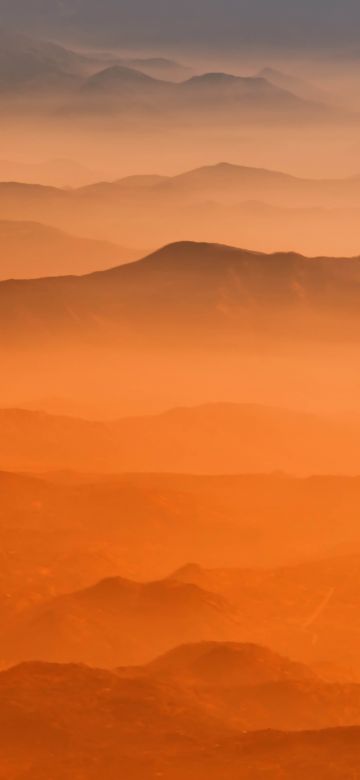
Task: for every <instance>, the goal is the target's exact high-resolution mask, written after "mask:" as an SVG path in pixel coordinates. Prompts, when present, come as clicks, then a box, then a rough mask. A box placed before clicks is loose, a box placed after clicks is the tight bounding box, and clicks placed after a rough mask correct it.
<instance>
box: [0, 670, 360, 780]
mask: <svg viewBox="0 0 360 780" xmlns="http://www.w3.org/2000/svg"><path fill="white" fill-rule="evenodd" d="M319 689H320V692H319V691H318V690H317V689H316V687H315V688H312V689H311V686H310V688H309V690H308V694H309V696H308V702H309V703H310V700H311V697H313V699H314V704H313V712H314V719H315V718H316V713H318V712H319V710H321V709H323V710H326V708H327V709H328V712H329V717H330V718H331V717H332V716H331V702H330V704H329V703H327V702H326V694H325V695H324V694H322V692H321V685H319ZM0 693H1V708H0V719H1V724H2V729H1V738H0V740H1V754H2V767H3V769H4V778H5V772H6V778H7V780H19V778H20V777H21V776H24V773H25V772H26V777H27V778H29V780H45V778H46V777H47V776H48V775H49V772H50V771H51V773H52V777H53V778H54V780H64V778H70V777H72V778H75V777H79V778H80V777H81V778H82V780H95V778H96V779H97V778H98V777H99V772H101V774H102V776H106V778H108V780H115V778H118V772H119V765H121V767H122V769H123V771H125V772H126V774H127V776H129V777H131V778H133V780H140V778H143V777H144V775H145V773H146V776H147V777H156V776H159V775H160V774H161V775H165V776H166V777H168V778H170V779H171V780H184V779H185V778H187V780H195V778H196V780H220V778H221V780H224V778H225V780H232V778H233V777H234V771H236V776H237V777H239V778H240V779H241V780H250V779H251V780H260V778H262V777H264V772H265V773H266V774H267V775H269V776H271V777H272V778H280V777H281V776H286V777H290V776H291V777H292V778H295V780H303V778H304V771H305V772H306V776H307V777H309V778H311V780H318V778H319V776H321V777H324V778H325V777H326V778H329V777H331V778H332V780H342V778H344V777H351V776H352V775H355V776H356V771H357V767H358V763H359V758H360V748H359V729H358V728H355V727H353V728H338V729H329V730H322V731H321V730H320V731H319V730H317V731H313V732H311V731H305V732H299V733H293V734H292V733H290V732H287V733H286V732H284V733H280V732H276V731H267V732H266V731H265V732H256V731H255V732H252V733H248V734H244V733H241V731H242V732H243V731H244V728H243V729H241V727H240V721H241V714H240V716H239V725H238V727H237V728H236V727H235V726H233V727H232V728H230V727H229V726H228V725H227V724H226V722H224V720H222V719H221V718H220V717H219V716H218V712H219V709H220V708H219V707H218V706H217V707H215V708H214V707H211V702H206V700H205V701H204V700H201V699H200V700H199V698H198V697H197V696H196V695H194V693H193V692H192V691H189V690H179V688H178V687H177V686H174V685H172V684H171V683H169V682H163V681H158V680H156V679H153V678H142V679H139V678H133V679H122V678H121V677H119V675H117V674H115V673H112V672H106V671H103V670H98V669H88V668H86V667H81V666H75V665H69V666H60V665H51V664H40V663H33V664H23V665H21V666H18V667H15V668H13V669H10V670H9V671H7V672H3V673H2V674H1V676H0ZM254 693H255V691H254V689H251V688H250V689H248V695H246V692H245V691H243V692H242V695H243V698H242V699H241V700H240V702H239V710H241V709H242V703H243V704H244V710H245V713H246V711H248V712H249V713H250V712H251V714H252V712H253V711H254V709H256V705H254V704H253V705H252V704H251V702H250V703H249V701H248V699H249V697H250V699H251V700H253V697H254ZM335 693H337V697H338V702H339V704H340V705H341V704H343V703H344V700H345V698H346V693H347V698H348V699H351V691H348V692H346V691H341V688H340V690H338V691H335V686H334V694H335ZM344 694H345V696H344ZM258 695H259V697H260V702H259V705H258V710H259V711H260V713H263V717H264V714H265V713H266V710H267V704H266V702H265V703H263V702H262V701H261V695H260V693H259V694H258ZM354 697H355V692H352V698H353V699H354ZM283 698H284V697H283ZM330 698H331V694H329V693H328V699H330ZM321 699H323V702H321ZM270 706H272V707H274V709H275V707H276V705H275V702H274V700H273V701H272V703H271V705H270ZM281 706H282V702H281V701H280V702H279V705H278V707H279V709H281ZM309 709H310V707H309ZM214 710H215V711H214ZM258 717H259V719H261V714H260V716H258ZM325 717H326V716H325ZM265 719H266V715H265ZM245 721H246V714H244V718H243V723H244V722H245ZM319 773H320V774H319Z"/></svg>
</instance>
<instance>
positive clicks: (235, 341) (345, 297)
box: [0, 242, 360, 349]
mask: <svg viewBox="0 0 360 780" xmlns="http://www.w3.org/2000/svg"><path fill="white" fill-rule="evenodd" d="M359 278H360V260H359V258H354V259H348V260H346V261H344V260H341V259H334V258H315V259H308V258H305V257H302V256H301V255H296V254H291V253H289V254H282V253H278V254H273V255H264V254H259V253H255V252H248V251H245V250H241V249H234V248H232V247H226V246H222V245H213V244H195V243H191V242H183V243H178V244H172V245H169V246H166V247H164V248H163V249H161V250H159V251H158V252H155V253H154V254H152V255H149V256H148V257H146V258H145V259H143V260H140V261H138V262H136V263H131V264H129V265H124V266H120V267H119V268H115V269H113V270H110V271H105V272H102V273H97V274H92V275H88V276H84V277H81V278H73V277H60V278H54V279H41V280H30V281H15V282H3V283H1V284H0V325H1V329H2V346H6V345H9V344H11V343H16V342H18V343H26V344H28V345H29V346H30V345H31V342H32V340H33V339H34V338H36V344H37V346H38V345H39V344H40V343H41V342H43V343H47V342H50V343H51V342H52V341H54V340H55V342H56V341H60V342H61V343H62V344H63V343H64V340H66V339H69V338H70V339H71V343H72V344H74V343H76V340H78V339H80V340H82V341H84V340H85V342H86V341H89V340H90V341H93V340H94V339H95V341H99V343H101V342H104V340H105V342H106V344H109V343H111V342H114V340H115V342H117V343H120V344H122V345H123V346H124V345H126V346H130V345H136V344H137V345H138V346H139V345H140V344H141V345H142V347H143V345H144V343H146V344H147V345H148V346H150V345H151V344H152V345H153V346H154V345H155V344H156V346H157V348H161V347H166V346H174V345H177V346H184V347H189V346H190V345H193V346H194V347H195V345H198V346H199V345H200V344H201V347H202V348H204V347H205V348H206V346H208V347H209V348H210V345H211V348H212V349H214V348H221V349H223V348H224V347H228V348H231V347H235V346H236V345H237V346H240V345H242V346H243V347H247V348H248V347H249V345H250V344H251V343H253V344H258V345H260V344H266V343H267V344H268V343H269V342H270V341H271V343H273V340H274V338H276V339H277V340H280V342H284V343H287V342H288V341H289V339H290V338H291V339H292V340H293V339H294V338H296V339H298V340H300V341H306V340H309V339H311V341H313V340H314V337H316V338H317V339H318V340H324V341H328V340H340V339H343V338H346V339H347V340H350V341H357V340H358V339H359V336H360V320H359V314H358V310H359V298H360V285H359Z"/></svg>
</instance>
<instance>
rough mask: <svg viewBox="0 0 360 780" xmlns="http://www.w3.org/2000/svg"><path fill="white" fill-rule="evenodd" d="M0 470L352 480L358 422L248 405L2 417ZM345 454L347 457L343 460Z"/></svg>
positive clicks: (13, 412)
mask: <svg viewBox="0 0 360 780" xmlns="http://www.w3.org/2000/svg"><path fill="white" fill-rule="evenodd" d="M0 424H1V442H0V466H1V467H2V468H3V469H14V468H17V469H21V470H27V471H32V472H36V471H38V472H39V471H46V470H50V469H52V470H56V469H60V470H61V469H73V470H75V471H83V472H86V471H88V472H93V473H95V472H98V473H99V472H100V473H106V472H107V473H116V472H124V471H125V472H144V473H146V472H150V471H153V472H158V473H164V472H167V473H171V472H172V473H175V474H176V473H193V474H195V473H197V474H226V473H228V474H231V473H232V474H239V473H271V472H276V471H278V472H288V473H292V474H298V475H299V474H304V475H311V474H314V473H333V474H349V473H353V474H357V472H358V454H357V453H358V446H359V440H360V423H359V421H358V420H357V418H356V417H355V416H354V417H348V418H346V417H341V416H338V417H331V416H328V417H327V416H325V415H324V416H320V415H315V414H307V413H304V412H297V411H291V410H286V409H283V410H282V409H276V408H271V407H264V406H256V405H246V404H230V403H229V404H207V405H203V406H199V407H193V408H186V407H184V408H176V409H172V410H169V411H167V412H164V413H162V414H157V415H147V416H142V417H127V418H123V419H121V418H120V419H118V420H113V421H105V422H101V421H89V420H86V419H79V418H76V417H65V416H64V415H62V416H60V415H54V414H53V415H51V414H44V413H41V412H36V411H32V410H21V409H2V410H1V411H0ZM344 453H346V454H344Z"/></svg>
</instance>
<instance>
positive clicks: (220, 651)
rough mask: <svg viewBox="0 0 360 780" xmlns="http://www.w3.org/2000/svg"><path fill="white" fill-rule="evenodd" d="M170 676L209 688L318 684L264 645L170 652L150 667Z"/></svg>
mask: <svg viewBox="0 0 360 780" xmlns="http://www.w3.org/2000/svg"><path fill="white" fill-rule="evenodd" d="M149 666H150V668H151V669H152V670H153V671H156V672H158V673H165V674H166V675H171V676H173V675H175V676H177V675H179V674H180V675H181V674H185V675H186V676H188V675H189V676H190V677H192V678H194V679H197V680H198V681H199V682H202V683H206V684H214V685H219V684H223V685H224V684H225V685H226V684H231V685H259V684H263V683H269V682H279V681H287V680H314V679H317V675H316V674H315V673H314V672H313V671H312V670H311V669H309V668H308V667H306V666H305V665H304V664H298V663H295V662H293V661H290V660H289V659H287V658H284V657H283V656H281V655H279V654H278V653H274V652H273V651H272V650H269V649H268V648H266V647H263V646H262V645H257V644H254V643H239V642H214V641H210V642H206V641H205V642H197V643H193V644H187V645H181V646H180V647H177V648H175V649H174V650H170V651H169V652H168V653H165V654H164V655H163V656H161V657H160V658H157V659H156V660H155V661H154V662H152V663H151V664H150V665H149Z"/></svg>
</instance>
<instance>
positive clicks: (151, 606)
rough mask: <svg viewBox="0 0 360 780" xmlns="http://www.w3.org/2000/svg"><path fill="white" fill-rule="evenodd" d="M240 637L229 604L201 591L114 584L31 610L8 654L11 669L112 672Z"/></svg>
mask: <svg viewBox="0 0 360 780" xmlns="http://www.w3.org/2000/svg"><path fill="white" fill-rule="evenodd" d="M240 631H241V629H240V625H239V623H238V622H237V620H236V619H235V617H234V615H233V614H232V611H231V608H230V606H229V605H228V604H227V602H226V601H225V599H223V598H221V597H220V596H215V595H214V594H212V593H209V592H207V591H203V590H201V589H200V588H198V587H197V586H196V585H188V584H183V583H180V582H177V581H176V580H171V579H169V580H164V581H161V582H153V583H145V584H140V583H135V582H130V581H128V580H123V579H121V578H113V579H108V580H104V581H103V582H100V583H99V584H98V585H96V586H94V587H92V588H89V589H87V590H84V591H80V592H78V593H73V594H70V595H68V596H63V597H58V598H57V599H56V600H53V601H52V602H50V603H48V604H44V605H42V606H40V607H39V608H37V609H35V610H33V614H32V615H31V613H30V617H26V616H25V618H24V621H23V623H22V621H21V619H20V621H19V627H17V626H15V631H14V634H13V635H11V633H10V636H9V641H8V643H7V644H6V646H4V648H3V653H4V654H5V656H6V655H7V658H8V659H9V660H10V661H14V660H17V661H20V660H36V659H40V660H43V661H56V662H71V661H76V662H83V663H90V664H92V665H94V666H110V667H111V666H116V665H127V664H139V663H142V662H146V661H149V660H151V659H152V658H154V657H155V656H156V655H158V654H159V653H161V652H164V651H165V650H168V649H170V648H171V647H174V646H175V645H177V644H179V642H181V641H182V640H185V641H196V640H202V639H212V638H219V639H230V638H236V637H239V636H240Z"/></svg>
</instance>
